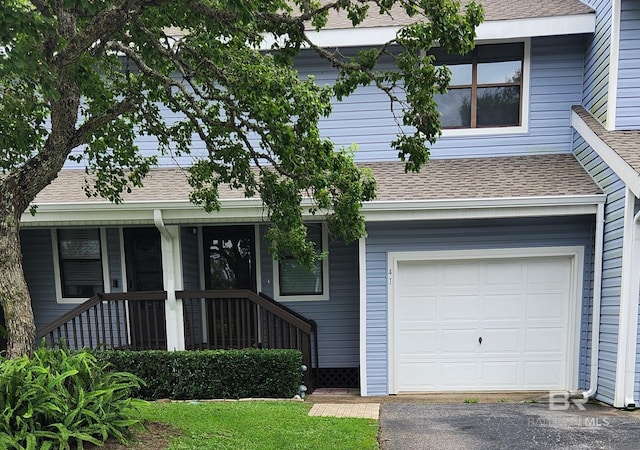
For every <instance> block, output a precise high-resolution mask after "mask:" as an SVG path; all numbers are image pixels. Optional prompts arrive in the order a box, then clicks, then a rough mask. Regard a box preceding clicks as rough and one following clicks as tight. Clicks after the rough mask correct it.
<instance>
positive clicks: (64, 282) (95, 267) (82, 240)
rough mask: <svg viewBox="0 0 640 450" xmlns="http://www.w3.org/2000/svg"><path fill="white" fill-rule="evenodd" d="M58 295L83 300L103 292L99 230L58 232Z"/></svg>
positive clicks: (63, 230) (61, 230) (65, 230)
mask: <svg viewBox="0 0 640 450" xmlns="http://www.w3.org/2000/svg"><path fill="white" fill-rule="evenodd" d="M56 237H57V253H58V267H59V283H60V295H61V297H62V298H68V299H74V298H75V299H78V298H80V299H86V298H89V297H92V296H94V295H95V294H97V293H98V292H104V279H103V270H102V251H101V243H100V230H99V229H96V228H92V229H59V230H57V234H56Z"/></svg>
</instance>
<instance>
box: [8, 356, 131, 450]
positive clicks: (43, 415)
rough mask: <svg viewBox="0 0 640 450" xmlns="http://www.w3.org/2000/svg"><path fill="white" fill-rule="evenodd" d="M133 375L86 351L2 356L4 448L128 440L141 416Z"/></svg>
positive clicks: (66, 446)
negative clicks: (109, 366) (111, 369)
mask: <svg viewBox="0 0 640 450" xmlns="http://www.w3.org/2000/svg"><path fill="white" fill-rule="evenodd" d="M138 386H139V380H138V378H137V377H135V376H134V375H131V374H129V373H123V372H109V371H107V370H106V367H105V366H104V365H102V364H100V363H98V361H97V360H96V359H95V357H94V356H93V355H91V354H90V353H87V352H69V351H68V350H64V349H56V350H47V349H45V348H40V349H38V350H36V352H35V353H34V355H33V357H32V358H29V357H27V356H23V357H20V358H14V359H0V449H16V450H23V449H29V450H31V449H34V450H35V449H38V450H48V449H50V448H55V449H69V448H71V446H73V448H78V449H82V448H83V446H84V444H85V443H93V444H101V443H102V442H104V441H106V440H107V439H108V438H111V439H114V440H116V441H119V442H124V441H125V440H126V437H127V436H128V434H129V427H131V426H133V425H136V424H138V423H139V422H140V419H139V413H138V411H137V410H136V409H135V403H136V402H139V401H136V400H133V399H131V398H130V394H131V391H132V390H133V389H136V388H137V387H138Z"/></svg>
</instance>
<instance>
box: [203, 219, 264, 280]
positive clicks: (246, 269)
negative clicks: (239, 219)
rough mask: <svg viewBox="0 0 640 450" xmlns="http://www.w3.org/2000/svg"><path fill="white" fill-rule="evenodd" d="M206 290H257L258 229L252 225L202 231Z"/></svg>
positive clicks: (221, 227) (208, 228)
mask: <svg viewBox="0 0 640 450" xmlns="http://www.w3.org/2000/svg"><path fill="white" fill-rule="evenodd" d="M203 237H204V255H205V281H206V286H207V287H206V288H207V289H213V290H225V289H249V290H252V291H254V292H255V290H256V261H255V229H254V227H253V226H252V225H237V226H220V227H206V228H204V229H203Z"/></svg>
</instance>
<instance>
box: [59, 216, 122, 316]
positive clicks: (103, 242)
mask: <svg viewBox="0 0 640 450" xmlns="http://www.w3.org/2000/svg"><path fill="white" fill-rule="evenodd" d="M72 228H81V227H69V229H72ZM99 234H100V258H101V262H102V287H103V290H104V292H105V293H109V292H110V284H109V259H108V255H107V230H106V229H104V228H99ZM51 248H52V253H53V273H54V278H55V284H56V302H57V303H60V304H81V303H84V302H86V301H87V300H89V297H87V298H83V297H63V296H62V270H61V269H60V252H59V250H58V228H53V229H51Z"/></svg>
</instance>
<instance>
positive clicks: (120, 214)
mask: <svg viewBox="0 0 640 450" xmlns="http://www.w3.org/2000/svg"><path fill="white" fill-rule="evenodd" d="M604 201H605V196H604V195H577V196H550V197H503V198H476V199H446V200H405V201H378V200H375V201H372V202H367V203H365V204H364V205H363V207H362V213H363V214H364V215H365V217H366V220H367V221H368V222H379V221H390V220H429V219H472V218H500V217H544V216H566V215H575V214H595V212H596V205H597V204H600V203H603V202H604ZM244 202H245V204H244V206H240V205H239V204H238V201H234V202H233V204H232V206H228V205H225V203H224V202H223V204H222V208H221V209H220V211H218V212H216V213H215V214H209V213H206V212H205V211H204V210H202V208H199V207H198V206H196V205H193V204H191V203H188V202H164V203H162V204H159V203H157V202H135V203H127V204H126V205H125V204H120V205H113V204H111V203H106V202H104V203H76V204H47V205H41V206H39V207H38V212H37V213H36V215H35V216H32V215H31V214H28V213H25V214H23V216H22V222H21V226H23V227H29V226H47V227H56V226H69V225H75V226H105V225H116V226H122V225H143V224H144V225H151V224H153V211H154V210H155V209H161V210H162V215H163V219H164V223H166V224H168V225H169V224H171V225H176V224H180V225H182V224H185V223H188V224H191V225H197V224H222V223H235V224H238V223H256V222H257V223H264V222H265V215H264V210H263V208H262V204H261V203H259V202H256V200H245V201H244ZM160 205H161V207H160V208H159V206H160ZM305 205H306V203H305ZM305 219H307V220H313V219H315V220H317V216H313V215H310V214H308V215H305Z"/></svg>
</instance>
